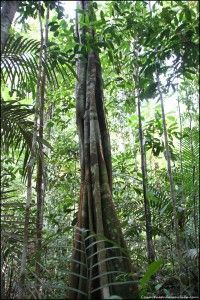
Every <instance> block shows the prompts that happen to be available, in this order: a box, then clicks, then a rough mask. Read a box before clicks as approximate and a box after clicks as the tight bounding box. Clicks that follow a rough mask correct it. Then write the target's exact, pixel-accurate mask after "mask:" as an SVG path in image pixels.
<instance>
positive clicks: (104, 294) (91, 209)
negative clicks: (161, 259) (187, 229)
mask: <svg viewBox="0 0 200 300" xmlns="http://www.w3.org/2000/svg"><path fill="white" fill-rule="evenodd" d="M90 3H91V1H90ZM80 5H81V8H82V9H83V10H84V12H86V10H87V8H88V1H80ZM77 32H78V36H79V38H80V43H84V32H83V30H82V29H81V28H80V23H78V24H77ZM89 32H90V36H91V37H94V32H92V31H89ZM77 75H78V78H79V81H78V82H77V85H76V105H77V108H76V112H77V127H78V133H79V142H80V163H81V192H80V203H79V212H78V222H77V227H78V228H80V229H86V230H88V231H86V237H85V236H84V235H83V233H81V231H80V230H77V231H76V234H75V239H74V250H73V256H72V259H73V260H72V265H71V278H70V287H71V289H73V290H71V292H70V295H69V298H70V299H82V297H83V296H82V295H81V293H82V292H83V293H85V295H87V296H86V298H87V299H106V298H109V296H110V295H118V296H120V297H123V298H126V299H134V298H137V284H135V283H133V282H131V284H124V285H123V284H120V283H119V284H116V285H112V283H116V281H117V278H116V273H117V272H119V271H121V272H124V273H126V274H127V273H129V274H130V273H131V271H132V269H131V262H130V258H129V256H128V254H127V252H126V254H124V252H123V251H122V248H123V249H126V245H125V242H124V239H123V235H122V232H121V228H120V224H119V220H118V218H117V216H116V212H115V208H114V205H113V202H112V167H111V150H110V140H109V133H108V128H107V124H106V117H105V112H104V106H103V90H102V77H101V65H100V60H99V57H98V54H97V53H96V52H95V51H93V50H90V52H89V53H88V54H87V55H86V56H85V57H84V59H81V57H79V58H78V62H77ZM92 233H94V235H93V237H88V236H89V235H90V234H92ZM97 237H98V238H99V237H101V239H100V241H99V240H98V241H97ZM102 237H103V238H102ZM105 239H108V240H109V241H113V242H115V243H117V245H118V246H119V247H115V248H113V247H108V245H109V242H107V241H105ZM89 241H90V242H89ZM92 242H93V244H94V247H92V244H91V243H92ZM85 247H86V249H90V251H89V255H90V256H92V257H93V259H90V260H88V259H87V255H86V258H85V257H84V254H85V253H86V250H85ZM87 247H88V248H87ZM108 248H109V249H108ZM122 253H123V255H122ZM119 256H121V259H119ZM84 263H85V265H86V266H85V265H84ZM114 272H116V273H114ZM72 273H73V274H72ZM74 274H77V275H74ZM81 276H82V277H81ZM83 277H85V278H83ZM94 277H95V278H96V279H93V278H94ZM130 277H131V276H130V275H129V276H127V278H129V280H130Z"/></svg>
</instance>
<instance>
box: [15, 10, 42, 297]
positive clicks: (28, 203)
mask: <svg viewBox="0 0 200 300" xmlns="http://www.w3.org/2000/svg"><path fill="white" fill-rule="evenodd" d="M39 14H40V12H39ZM42 51H43V40H41V47H40V55H39V69H38V78H37V91H36V101H35V117H34V127H33V137H32V145H31V153H30V158H29V162H28V164H27V197H26V207H25V221H24V237H23V249H22V258H21V268H20V276H19V277H20V279H19V293H18V299H24V295H25V276H26V266H27V254H28V241H29V222H30V212H31V201H32V176H33V170H34V164H35V161H36V156H37V135H38V117H39V106H40V83H41V72H42Z"/></svg>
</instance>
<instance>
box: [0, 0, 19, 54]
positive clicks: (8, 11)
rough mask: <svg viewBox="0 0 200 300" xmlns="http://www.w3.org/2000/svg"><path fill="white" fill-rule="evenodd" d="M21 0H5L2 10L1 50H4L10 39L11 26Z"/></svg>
mask: <svg viewBox="0 0 200 300" xmlns="http://www.w3.org/2000/svg"><path fill="white" fill-rule="evenodd" d="M19 4H20V1H5V3H4V4H3V7H2V10H1V51H3V50H4V47H5V45H6V41H7V39H8V32H9V28H10V26H11V24H12V21H13V19H14V16H15V13H16V11H17V8H18V6H19Z"/></svg>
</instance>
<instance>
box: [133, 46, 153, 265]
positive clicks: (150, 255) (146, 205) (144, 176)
mask: <svg viewBox="0 0 200 300" xmlns="http://www.w3.org/2000/svg"><path fill="white" fill-rule="evenodd" d="M135 56H136V58H137V59H138V53H137V49H136V50H135ZM135 69H136V74H135V83H136V88H135V92H136V93H135V94H136V99H137V107H138V130H139V139H140V149H141V169H142V186H143V197H144V211H145V222H146V240H147V256H148V261H149V263H151V262H153V261H154V260H155V250H154V246H153V240H152V222H151V210H150V205H149V199H148V187H147V184H148V183H147V162H146V151H145V141H144V135H143V129H142V115H141V101H140V96H139V87H138V78H139V70H138V65H137V62H136V66H135Z"/></svg>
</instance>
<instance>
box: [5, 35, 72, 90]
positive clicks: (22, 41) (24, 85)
mask: <svg viewBox="0 0 200 300" xmlns="http://www.w3.org/2000/svg"><path fill="white" fill-rule="evenodd" d="M55 45H56V44H53V45H52V44H51V43H49V45H48V50H47V53H48V55H47V61H46V62H45V61H43V67H44V69H45V73H46V75H47V80H48V82H49V84H50V85H51V86H53V87H54V88H57V87H58V78H57V77H58V74H60V75H61V76H62V77H63V79H64V78H66V76H67V69H69V70H70V72H72V73H73V75H74V76H76V75H75V72H74V70H73V66H72V65H71V62H70V61H69V58H68V57H67V55H65V53H62V52H60V50H59V48H58V47H57V45H56V48H55ZM40 47H41V45H40V42H39V41H36V40H33V39H28V38H24V37H22V36H16V35H11V36H9V38H8V41H7V43H6V46H5V48H4V51H3V52H2V56H1V70H2V79H3V82H4V83H7V84H8V83H9V86H10V89H11V91H12V90H19V91H20V90H22V89H23V90H26V91H28V92H32V93H34V94H35V89H36V83H37V70H38V65H39V52H40Z"/></svg>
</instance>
